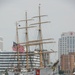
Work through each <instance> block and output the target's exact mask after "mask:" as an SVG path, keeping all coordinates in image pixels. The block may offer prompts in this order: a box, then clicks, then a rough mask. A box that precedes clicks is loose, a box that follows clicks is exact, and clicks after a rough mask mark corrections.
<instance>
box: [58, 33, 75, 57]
mask: <svg viewBox="0 0 75 75" xmlns="http://www.w3.org/2000/svg"><path fill="white" fill-rule="evenodd" d="M58 50H59V53H58V54H60V55H59V58H60V57H61V55H62V54H68V53H69V52H75V32H66V33H62V35H61V38H60V39H59V42H58Z"/></svg>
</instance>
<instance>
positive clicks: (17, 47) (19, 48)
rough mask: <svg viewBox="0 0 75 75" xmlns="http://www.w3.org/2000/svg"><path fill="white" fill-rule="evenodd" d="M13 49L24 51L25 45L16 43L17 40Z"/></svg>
mask: <svg viewBox="0 0 75 75" xmlns="http://www.w3.org/2000/svg"><path fill="white" fill-rule="evenodd" d="M12 49H13V50H14V51H19V52H24V47H23V46H22V45H20V44H17V43H15V42H13V47H12Z"/></svg>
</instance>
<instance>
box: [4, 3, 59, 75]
mask: <svg viewBox="0 0 75 75" xmlns="http://www.w3.org/2000/svg"><path fill="white" fill-rule="evenodd" d="M38 8H39V12H38V13H39V14H38V16H34V17H32V18H31V19H28V18H27V12H25V20H19V21H17V22H16V35H17V36H16V38H17V40H16V42H13V47H12V49H13V50H14V51H15V52H16V53H15V55H14V60H15V62H16V64H14V63H13V61H12V67H10V68H7V69H6V70H5V74H4V75H53V73H54V70H55V67H56V66H57V64H58V62H59V61H58V60H57V61H56V62H55V63H50V54H51V53H55V52H56V51H54V50H47V49H46V48H45V49H44V45H45V44H49V43H55V41H54V39H53V38H47V39H44V38H43V37H42V36H43V35H42V24H45V23H49V22H50V21H43V22H42V21H41V18H42V17H45V16H47V15H41V14H40V4H39V7H38ZM35 19H38V22H37V23H32V24H28V23H29V21H34V20H35ZM22 24H23V25H22ZM36 28H37V33H38V38H37V39H35V40H34V38H33V37H32V35H33V33H30V32H29V31H30V29H31V30H34V29H36ZM22 30H23V32H25V35H24V38H23V39H24V40H23V42H22V39H21V38H19V36H21V35H19V34H21V33H20V31H22ZM34 32H35V31H34ZM29 33H30V36H29ZM36 36H37V35H36V34H35V37H36ZM30 38H33V40H30ZM19 39H21V41H20V40H19ZM33 47H37V48H34V50H32V49H33ZM23 59H24V60H23Z"/></svg>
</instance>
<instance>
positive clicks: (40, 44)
mask: <svg viewBox="0 0 75 75" xmlns="http://www.w3.org/2000/svg"><path fill="white" fill-rule="evenodd" d="M44 16H46V15H41V14H40V4H39V16H35V17H33V18H38V19H39V22H38V23H34V24H31V25H36V24H38V25H39V40H40V43H39V50H40V67H41V68H42V67H44V65H43V56H42V50H43V39H42V30H41V24H42V23H48V22H50V21H46V22H41V17H44Z"/></svg>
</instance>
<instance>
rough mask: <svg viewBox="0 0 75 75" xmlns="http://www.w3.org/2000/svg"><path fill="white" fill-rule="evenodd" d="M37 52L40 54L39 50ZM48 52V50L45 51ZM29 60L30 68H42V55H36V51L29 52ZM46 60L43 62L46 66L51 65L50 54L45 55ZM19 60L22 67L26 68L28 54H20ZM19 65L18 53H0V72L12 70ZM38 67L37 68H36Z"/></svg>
mask: <svg viewBox="0 0 75 75" xmlns="http://www.w3.org/2000/svg"><path fill="white" fill-rule="evenodd" d="M35 51H36V52H38V50H35ZM44 51H47V50H44ZM29 53H30V54H29V56H28V58H29V60H28V65H29V67H33V68H38V67H40V63H39V61H40V57H39V56H40V55H39V54H34V53H35V52H34V51H31V52H29ZM44 55H45V56H44V60H45V61H43V62H44V63H45V65H48V64H49V60H48V59H50V58H49V55H48V53H47V54H46V53H45V54H44ZM19 60H20V62H19V63H20V67H22V68H23V67H24V68H25V67H26V52H24V53H20V55H19ZM17 64H18V59H17V52H0V71H1V72H4V71H5V70H6V69H11V68H14V67H15V66H17ZM35 66H36V67H35Z"/></svg>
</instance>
